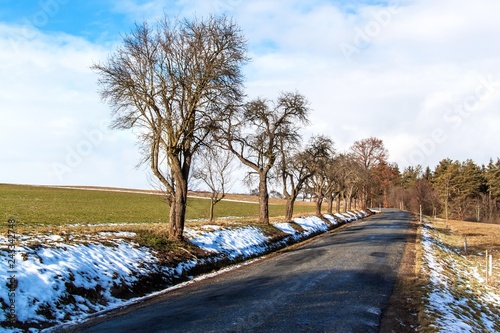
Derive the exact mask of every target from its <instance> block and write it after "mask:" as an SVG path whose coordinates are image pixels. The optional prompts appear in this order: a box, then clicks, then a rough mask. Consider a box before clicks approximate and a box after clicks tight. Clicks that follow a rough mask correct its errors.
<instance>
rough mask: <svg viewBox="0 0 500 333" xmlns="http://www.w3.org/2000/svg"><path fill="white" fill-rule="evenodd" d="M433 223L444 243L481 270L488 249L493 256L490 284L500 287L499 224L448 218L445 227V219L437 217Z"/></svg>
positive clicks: (483, 266)
mask: <svg viewBox="0 0 500 333" xmlns="http://www.w3.org/2000/svg"><path fill="white" fill-rule="evenodd" d="M433 225H434V227H436V228H438V230H439V231H440V232H441V235H442V238H443V239H442V240H443V242H444V243H445V244H446V245H448V246H450V247H453V248H456V249H457V250H459V251H460V252H461V254H463V255H465V256H466V257H467V259H469V260H472V261H474V262H476V263H477V264H478V266H479V267H481V269H482V270H484V269H485V266H486V264H485V262H486V258H485V254H486V251H488V253H489V254H491V255H492V256H493V281H491V283H490V285H493V286H496V287H498V288H500V224H492V223H480V222H466V221H456V220H449V221H448V228H446V221H445V220H439V219H438V220H435V221H434V222H433ZM465 241H467V252H466V251H465V245H464V243H465Z"/></svg>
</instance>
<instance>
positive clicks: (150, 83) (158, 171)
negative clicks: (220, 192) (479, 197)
mask: <svg viewBox="0 0 500 333" xmlns="http://www.w3.org/2000/svg"><path fill="white" fill-rule="evenodd" d="M246 51H247V45H246V41H245V38H244V36H243V34H242V32H241V30H240V29H239V28H238V26H237V25H236V24H235V23H234V22H233V21H232V20H231V19H229V18H227V17H225V16H210V17H208V18H206V19H197V18H194V19H191V20H188V19H174V20H171V19H169V18H168V17H166V16H165V17H164V18H163V19H162V20H161V21H159V22H158V23H157V24H156V25H154V26H153V27H150V25H148V24H147V23H144V24H142V25H136V26H135V27H134V28H133V30H132V31H131V33H130V34H128V35H125V36H124V38H123V42H122V45H121V46H120V47H118V48H117V49H116V51H115V52H114V53H112V54H111V55H110V57H109V59H108V60H107V62H105V63H100V64H95V65H94V66H93V67H92V68H93V69H94V70H95V71H96V72H97V73H98V75H99V85H100V87H101V96H102V98H103V99H104V100H106V101H108V102H109V104H110V106H111V108H112V110H113V117H114V123H113V126H114V128H117V129H134V132H135V133H139V135H138V139H139V140H140V142H141V144H142V148H143V153H144V157H145V158H144V162H149V164H150V167H151V170H152V172H153V174H154V175H155V176H156V177H157V178H158V180H159V181H160V183H161V184H162V185H163V186H164V187H165V188H166V190H167V193H168V199H167V202H168V203H169V206H170V217H169V220H170V237H171V238H174V239H183V231H184V220H185V214H186V200H187V190H188V179H189V175H190V171H191V164H192V158H193V154H194V153H195V152H196V151H197V150H198V148H199V147H200V145H202V143H203V142H204V140H205V138H206V137H207V135H208V134H209V133H210V132H211V131H212V130H213V129H214V128H215V127H216V126H217V123H218V122H219V121H220V120H221V119H224V118H226V116H227V115H226V114H224V110H227V109H228V108H227V107H225V106H227V105H234V104H239V103H241V98H242V95H243V92H242V89H243V75H242V73H241V67H242V65H243V64H245V63H246V62H247V61H248V59H247V56H246Z"/></svg>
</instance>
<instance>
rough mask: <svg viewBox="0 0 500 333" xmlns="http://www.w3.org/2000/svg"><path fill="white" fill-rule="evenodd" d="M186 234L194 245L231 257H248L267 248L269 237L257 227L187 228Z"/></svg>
mask: <svg viewBox="0 0 500 333" xmlns="http://www.w3.org/2000/svg"><path fill="white" fill-rule="evenodd" d="M185 234H186V236H187V238H188V239H189V241H190V242H191V243H193V244H194V245H196V246H199V247H200V248H202V249H204V250H207V251H210V252H215V253H221V254H225V255H226V256H227V257H229V258H231V259H235V258H238V257H243V258H248V257H252V256H255V255H257V254H260V253H263V252H265V251H266V250H267V245H266V241H267V240H268V238H267V237H266V236H265V235H264V234H263V233H262V231H261V230H260V229H259V228H256V227H243V228H235V229H221V230H214V231H210V232H208V231H197V230H193V229H187V230H186V231H185Z"/></svg>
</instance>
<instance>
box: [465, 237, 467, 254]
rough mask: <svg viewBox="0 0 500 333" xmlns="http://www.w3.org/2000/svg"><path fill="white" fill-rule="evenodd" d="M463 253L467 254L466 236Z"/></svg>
mask: <svg viewBox="0 0 500 333" xmlns="http://www.w3.org/2000/svg"><path fill="white" fill-rule="evenodd" d="M464 251H465V253H467V236H464Z"/></svg>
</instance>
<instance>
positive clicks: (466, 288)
mask: <svg viewBox="0 0 500 333" xmlns="http://www.w3.org/2000/svg"><path fill="white" fill-rule="evenodd" d="M422 244H423V250H424V258H423V259H424V270H425V272H426V273H427V274H428V275H429V278H430V286H429V289H430V293H429V295H428V299H427V305H426V310H425V312H426V315H427V316H428V318H431V321H432V322H433V323H432V324H431V328H432V330H433V331H436V332H447V333H448V332H449V333H454V332H457V333H458V332H464V333H465V332H500V292H499V291H498V290H494V289H493V288H491V287H488V286H486V285H485V284H484V282H485V281H484V279H483V276H484V272H481V271H480V268H479V267H478V265H477V264H476V263H474V262H472V261H470V260H468V259H467V258H466V257H464V256H463V255H462V254H460V253H459V251H457V250H456V249H455V248H451V247H449V246H448V245H446V244H445V243H444V242H443V241H442V240H441V237H440V235H439V232H438V231H437V230H436V229H434V227H433V226H432V224H430V223H429V222H427V223H426V224H425V225H424V226H423V228H422Z"/></svg>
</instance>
